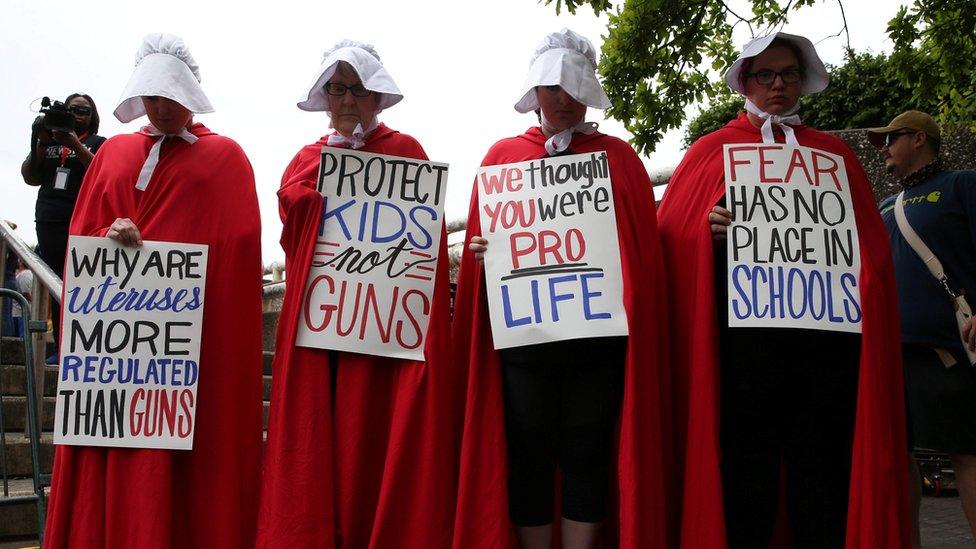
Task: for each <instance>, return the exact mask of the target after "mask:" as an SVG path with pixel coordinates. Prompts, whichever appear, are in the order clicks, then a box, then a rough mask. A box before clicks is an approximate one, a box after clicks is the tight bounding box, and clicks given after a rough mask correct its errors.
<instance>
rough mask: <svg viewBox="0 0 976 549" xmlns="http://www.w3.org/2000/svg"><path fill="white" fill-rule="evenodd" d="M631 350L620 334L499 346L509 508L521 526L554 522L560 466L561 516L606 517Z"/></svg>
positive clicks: (584, 519) (578, 518)
mask: <svg viewBox="0 0 976 549" xmlns="http://www.w3.org/2000/svg"><path fill="white" fill-rule="evenodd" d="M626 353H627V339H626V338H622V337H621V338H595V339H585V340H572V341H561V342H556V343H547V344H541V345H532V346H527V347H518V348H515V349H506V350H503V351H501V353H500V357H501V364H502V377H503V383H504V393H505V429H506V435H507V440H508V499H509V513H510V515H511V518H512V522H513V523H515V525H516V526H542V525H545V524H549V523H551V522H552V519H553V502H554V501H553V500H554V496H553V493H554V477H555V470H556V467H557V464H558V467H559V473H560V477H561V480H562V485H561V491H562V503H561V509H562V516H563V517H565V518H567V519H570V520H575V521H579V522H602V521H603V519H604V518H605V517H606V507H607V493H608V491H609V481H610V459H611V456H612V455H613V433H614V428H615V426H616V420H617V414H618V412H619V409H620V402H621V399H622V395H623V379H624V360H625V357H626Z"/></svg>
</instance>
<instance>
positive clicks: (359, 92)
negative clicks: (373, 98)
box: [325, 82, 373, 97]
mask: <svg viewBox="0 0 976 549" xmlns="http://www.w3.org/2000/svg"><path fill="white" fill-rule="evenodd" d="M347 90H348V91H351V92H352V95H353V97H369V94H371V93H373V92H371V91H370V90H367V89H366V87H365V86H363V85H362V84H356V85H354V86H347V85H345V84H340V83H338V82H326V84H325V93H327V94H329V95H336V96H342V95H346V91H347Z"/></svg>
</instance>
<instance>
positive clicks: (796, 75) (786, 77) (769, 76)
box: [746, 67, 803, 86]
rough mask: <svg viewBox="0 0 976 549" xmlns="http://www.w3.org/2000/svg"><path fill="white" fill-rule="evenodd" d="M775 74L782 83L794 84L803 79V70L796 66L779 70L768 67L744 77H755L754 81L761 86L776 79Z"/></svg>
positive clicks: (767, 84)
mask: <svg viewBox="0 0 976 549" xmlns="http://www.w3.org/2000/svg"><path fill="white" fill-rule="evenodd" d="M777 76H778V77H780V78H781V79H782V80H783V83H784V84H796V83H797V82H799V81H800V80H802V79H803V71H801V70H800V69H798V68H796V67H792V68H789V69H785V70H782V71H779V72H776V71H773V70H769V69H762V70H758V71H756V72H750V73H748V74H746V78H755V79H756V83H757V84H759V85H761V86H769V85H771V84H772V83H773V82H775V81H776V77H777Z"/></svg>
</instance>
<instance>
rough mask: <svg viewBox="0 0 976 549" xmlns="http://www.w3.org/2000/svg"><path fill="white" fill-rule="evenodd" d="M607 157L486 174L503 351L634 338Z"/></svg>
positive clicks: (483, 205)
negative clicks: (580, 340)
mask: <svg viewBox="0 0 976 549" xmlns="http://www.w3.org/2000/svg"><path fill="white" fill-rule="evenodd" d="M609 164H610V163H609V161H608V159H607V153H606V152H603V151H601V152H595V153H588V154H574V155H567V156H559V157H555V158H543V159H539V160H532V161H529V162H519V163H514V164H504V165H497V166H485V167H483V168H481V169H480V170H478V175H477V177H476V184H477V186H478V208H479V216H480V217H481V234H482V235H483V236H484V237H485V238H486V239H487V240H488V252H487V253H486V254H485V281H486V284H487V288H488V311H489V314H490V316H491V333H492V339H493V341H494V344H495V348H496V349H504V348H508V347H518V346H521V345H530V344H533V343H544V342H548V341H560V340H564V339H576V338H583V337H603V336H618V335H627V333H628V329H627V314H626V311H625V310H624V301H623V275H622V274H621V269H620V249H619V244H618V241H617V217H616V214H615V213H614V207H613V188H612V187H611V185H610V165H609Z"/></svg>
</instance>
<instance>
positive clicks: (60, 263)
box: [35, 221, 69, 345]
mask: <svg viewBox="0 0 976 549" xmlns="http://www.w3.org/2000/svg"><path fill="white" fill-rule="evenodd" d="M68 225H69V223H68V222H67V221H65V222H57V221H38V222H36V224H35V227H36V228H37V247H38V252H39V253H38V255H40V256H41V259H42V260H44V263H47V265H48V267H51V270H52V271H54V274H56V275H58V277H60V278H61V279H62V280H64V258H65V255H66V254H67V252H68ZM51 328H52V330H53V331H54V344H55V345H58V344H59V342H60V341H61V340H60V337H59V336H60V334H61V307H60V306H59V305H58V303H57V301H55V300H53V299H52V300H51Z"/></svg>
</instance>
